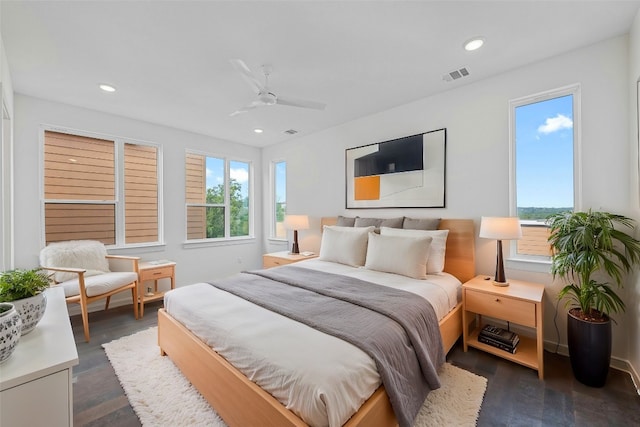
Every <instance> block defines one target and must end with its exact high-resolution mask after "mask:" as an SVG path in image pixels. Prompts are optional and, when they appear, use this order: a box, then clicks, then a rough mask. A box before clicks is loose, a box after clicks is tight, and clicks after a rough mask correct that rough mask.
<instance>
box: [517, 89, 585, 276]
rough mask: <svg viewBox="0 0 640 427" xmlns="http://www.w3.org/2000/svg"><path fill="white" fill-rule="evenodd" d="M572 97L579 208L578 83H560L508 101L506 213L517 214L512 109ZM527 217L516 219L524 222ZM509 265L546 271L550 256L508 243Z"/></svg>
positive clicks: (575, 191)
mask: <svg viewBox="0 0 640 427" xmlns="http://www.w3.org/2000/svg"><path fill="white" fill-rule="evenodd" d="M568 95H571V96H573V98H572V100H573V102H572V108H573V118H572V120H573V208H574V210H580V209H581V208H582V115H581V102H580V98H581V85H580V83H575V84H571V85H568V86H563V87H560V88H556V89H551V90H548V91H543V92H539V93H536V94H533V95H528V96H524V97H520V98H516V99H512V100H509V215H510V216H518V207H517V197H516V196H517V194H516V192H517V188H516V173H517V171H516V126H515V119H516V114H515V112H516V108H518V107H521V106H524V105H529V104H535V103H538V102H543V101H547V100H550V99H554V98H560V97H563V96H568ZM527 222H528V221H527V220H520V223H521V224H526V223H527ZM507 263H508V265H509V267H511V268H519V267H520V268H521V269H525V270H533V271H543V272H548V269H549V266H550V264H551V257H550V256H542V255H525V254H518V253H517V245H516V244H509V258H508V260H507Z"/></svg>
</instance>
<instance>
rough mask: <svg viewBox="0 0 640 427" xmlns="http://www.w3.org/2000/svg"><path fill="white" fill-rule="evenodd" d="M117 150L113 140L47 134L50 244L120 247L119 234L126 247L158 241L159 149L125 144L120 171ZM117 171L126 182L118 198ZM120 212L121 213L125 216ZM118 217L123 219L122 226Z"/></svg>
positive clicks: (46, 196)
mask: <svg viewBox="0 0 640 427" xmlns="http://www.w3.org/2000/svg"><path fill="white" fill-rule="evenodd" d="M121 144H122V143H121ZM116 147H117V143H116V142H115V141H111V140H106V139H100V138H91V137H84V136H78V135H70V134H66V133H60V132H52V131H45V138H44V199H45V201H44V214H45V220H44V226H45V241H46V243H47V244H48V243H51V242H57V241H64V240H83V239H90V240H99V241H101V242H103V243H104V244H106V245H116V244H118V239H119V237H118V235H119V233H118V230H119V229H121V228H124V231H123V232H122V233H120V235H122V236H124V243H146V242H156V241H158V240H159V231H158V149H157V148H156V147H153V146H147V145H138V144H133V143H124V144H123V145H120V148H119V149H121V150H123V151H124V155H123V158H124V164H123V165H122V166H121V167H120V168H118V167H116V165H117V162H118V161H117V155H116V153H117V149H116ZM118 170H121V171H123V172H121V173H122V177H123V178H122V179H124V185H123V188H124V191H123V193H124V194H123V195H120V196H118V191H117V188H118V182H119V178H118V176H117V173H116V171H118ZM118 197H120V198H121V199H119V198H118ZM118 209H122V210H123V212H122V214H121V215H118ZM119 217H120V218H123V219H124V221H121V222H122V224H119V223H118V218H119Z"/></svg>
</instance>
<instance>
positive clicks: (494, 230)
mask: <svg viewBox="0 0 640 427" xmlns="http://www.w3.org/2000/svg"><path fill="white" fill-rule="evenodd" d="M480 237H483V238H486V239H495V240H516V239H520V238H521V237H522V228H520V218H518V217H489V216H483V217H482V219H481V220H480Z"/></svg>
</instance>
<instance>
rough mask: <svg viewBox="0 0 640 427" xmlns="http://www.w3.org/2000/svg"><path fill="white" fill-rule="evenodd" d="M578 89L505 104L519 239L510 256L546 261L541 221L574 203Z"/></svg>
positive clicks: (576, 192) (545, 229)
mask: <svg viewBox="0 0 640 427" xmlns="http://www.w3.org/2000/svg"><path fill="white" fill-rule="evenodd" d="M579 89H580V88H579V86H578V85H575V86H571V87H568V88H563V89H559V90H556V91H552V92H547V93H544V94H539V95H534V96H531V97H526V98H522V99H518V100H514V101H511V103H510V104H511V105H510V112H511V126H512V132H511V141H512V142H511V148H512V160H511V174H512V179H511V188H512V191H511V199H512V202H511V205H512V214H513V215H516V216H518V217H519V218H520V223H521V225H522V235H523V236H522V239H521V240H518V241H516V244H515V245H512V251H511V252H512V255H516V256H525V257H529V256H530V257H539V258H544V259H546V258H547V257H549V256H550V255H551V253H550V246H549V244H548V242H547V238H548V236H549V229H548V227H547V226H546V224H545V220H546V218H547V217H548V216H549V215H551V214H553V213H556V212H562V211H568V210H569V211H570V210H573V209H574V207H575V206H576V205H577V199H578V196H579V194H580V191H579V188H578V187H579V185H578V184H579V180H577V179H576V177H577V176H579V174H578V169H579V162H578V161H577V160H578V159H579V156H578V155H577V154H578V148H579V144H578V141H579V132H578V130H579V108H578V106H579V95H580V92H579ZM514 246H515V250H514Z"/></svg>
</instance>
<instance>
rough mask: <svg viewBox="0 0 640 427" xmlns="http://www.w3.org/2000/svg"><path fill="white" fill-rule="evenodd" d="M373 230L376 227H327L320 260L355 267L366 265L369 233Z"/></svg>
mask: <svg viewBox="0 0 640 427" xmlns="http://www.w3.org/2000/svg"><path fill="white" fill-rule="evenodd" d="M373 229H374V227H358V228H355V227H340V226H337V225H325V226H324V230H323V232H322V244H321V245H320V256H319V257H318V259H321V260H323V261H332V262H338V263H340V264H347V265H352V266H355V267H360V266H362V265H364V262H365V259H366V256H367V241H368V239H369V232H370V231H373Z"/></svg>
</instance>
